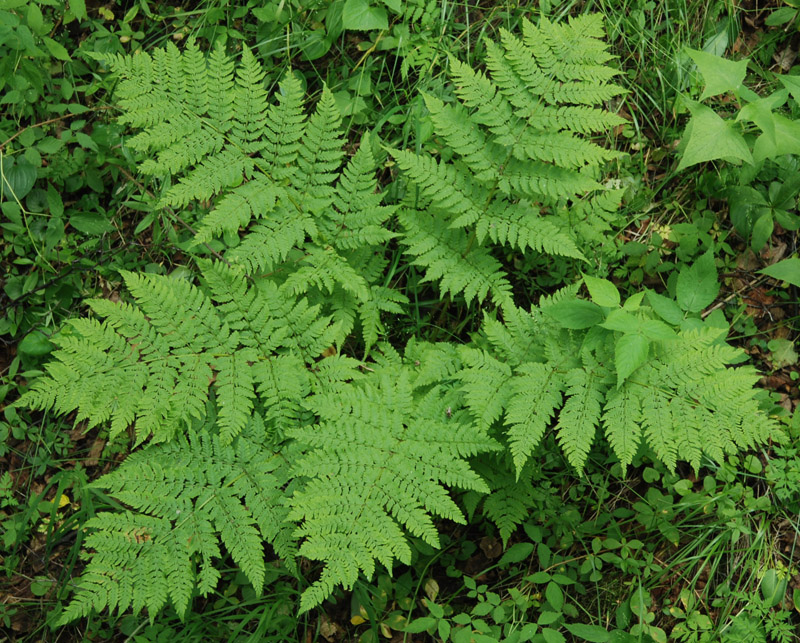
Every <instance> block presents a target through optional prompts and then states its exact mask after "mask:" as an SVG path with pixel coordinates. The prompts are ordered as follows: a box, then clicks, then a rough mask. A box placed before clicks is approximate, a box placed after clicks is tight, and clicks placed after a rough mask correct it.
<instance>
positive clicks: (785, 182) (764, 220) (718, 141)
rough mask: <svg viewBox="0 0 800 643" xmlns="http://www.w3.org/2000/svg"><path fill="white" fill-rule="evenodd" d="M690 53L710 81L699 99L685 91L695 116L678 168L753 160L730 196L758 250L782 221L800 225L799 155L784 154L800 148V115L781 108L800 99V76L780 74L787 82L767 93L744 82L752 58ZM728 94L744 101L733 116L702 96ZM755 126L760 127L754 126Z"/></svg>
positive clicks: (742, 230)
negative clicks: (766, 177)
mask: <svg viewBox="0 0 800 643" xmlns="http://www.w3.org/2000/svg"><path fill="white" fill-rule="evenodd" d="M688 54H689V56H690V57H691V59H692V60H693V61H694V63H695V64H696V65H697V69H698V70H699V72H700V74H701V75H702V77H703V80H704V82H705V87H704V89H703V92H702V93H701V95H700V97H699V101H695V100H693V99H691V98H689V97H688V96H686V95H684V96H682V97H681V100H682V102H683V104H684V105H685V106H686V108H687V109H688V110H689V112H690V113H691V118H690V119H689V123H688V124H687V126H686V130H685V132H684V135H683V138H682V140H681V144H680V147H679V150H680V154H681V158H680V162H679V164H678V168H677V169H678V171H681V170H683V169H686V168H688V167H691V166H693V165H696V164H698V163H703V162H707V161H713V160H719V159H722V160H726V161H732V162H734V163H741V162H744V163H747V164H749V165H750V166H752V168H753V169H752V171H747V172H746V171H743V172H741V175H740V177H739V181H738V185H735V186H732V187H730V188H729V190H728V193H727V197H728V199H729V201H730V204H731V206H730V212H731V221H732V223H733V224H734V226H735V228H736V230H737V231H738V232H739V234H740V235H742V236H743V237H744V238H746V239H748V240H749V242H750V245H751V246H752V248H753V249H754V250H756V251H758V250H760V249H761V248H762V247H763V246H764V245H765V244H766V243H767V241H768V240H769V238H770V236H771V234H772V231H773V228H774V225H775V223H776V222H777V223H779V224H780V225H781V226H782V227H783V228H784V229H786V230H796V229H798V228H799V227H800V217H798V215H797V213H796V212H795V208H796V199H797V194H798V192H800V183H798V180H797V173H796V168H794V165H795V161H794V160H793V159H788V160H787V159H785V158H782V157H785V156H786V155H797V154H800V121H797V120H793V119H792V118H789V117H787V116H785V115H784V114H782V113H781V111H780V110H781V108H782V107H783V106H784V105H786V104H787V102H789V101H790V100H791V101H794V103H795V104H800V102H799V101H800V80H798V77H797V76H792V75H788V74H785V75H778V76H777V79H778V80H779V81H780V83H781V85H782V88H781V89H779V90H777V91H775V92H773V93H772V94H770V95H769V96H765V97H761V96H759V95H758V94H756V93H755V92H753V91H752V90H750V89H748V88H747V87H746V86H745V85H744V79H745V75H746V73H747V65H748V60H747V59H743V60H739V61H735V62H734V61H731V60H726V59H724V58H722V57H720V56H715V55H713V54H711V53H708V52H706V51H696V50H689V51H688ZM726 94H732V95H733V97H734V99H735V100H736V101H738V103H740V104H742V105H741V107H739V108H738V109H737V110H736V111H735V113H732V114H731V118H728V119H725V118H723V117H722V116H720V114H719V113H718V112H717V111H715V110H714V109H712V108H711V107H709V106H708V105H704V104H703V102H702V101H704V100H706V99H710V98H714V97H717V96H720V95H726ZM750 127H754V128H755V130H756V131H757V132H759V133H758V134H757V135H756V134H755V133H754V132H751V131H750V130H749V128H750ZM784 167H785V168H786V169H785V170H783V171H781V168H784ZM775 168H778V172H777V174H778V176H777V179H778V180H772V181H771V182H769V183H768V184H767V185H764V187H763V189H761V186H760V185H758V184H756V186H755V187H754V186H751V185H750V183H751V181H752V180H753V179H755V178H756V177H757V176H759V175H760V174H765V173H766V174H768V173H770V172H773V173H774V171H775Z"/></svg>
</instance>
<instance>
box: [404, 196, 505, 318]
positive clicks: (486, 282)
mask: <svg viewBox="0 0 800 643" xmlns="http://www.w3.org/2000/svg"><path fill="white" fill-rule="evenodd" d="M399 219H400V223H401V225H403V227H405V228H406V231H407V232H406V238H405V239H403V243H404V244H405V245H407V246H408V253H409V254H412V255H414V256H416V259H415V260H414V262H413V263H414V264H416V265H419V266H424V267H425V281H433V280H441V288H442V291H443V292H445V293H448V292H449V293H451V294H453V295H456V294H463V295H464V298H465V299H466V300H467V302H470V301H471V300H472V299H477V300H478V301H483V300H484V299H486V298H487V297H488V296H489V295H490V294H491V296H492V299H494V300H495V301H496V302H498V303H500V304H503V303H506V302H509V301H510V292H511V284H510V283H509V282H508V280H507V279H506V277H505V276H504V274H503V271H502V269H501V266H500V262H498V261H497V260H496V259H494V258H493V257H492V256H491V255H490V254H489V252H488V251H487V250H486V249H485V248H482V247H480V246H476V247H474V248H472V249H471V250H470V251H469V252H468V253H467V254H466V255H465V254H464V251H465V249H466V248H467V247H468V244H467V236H466V234H465V233H464V232H463V231H462V230H451V229H448V228H447V227H446V226H445V225H444V223H442V222H441V221H440V220H437V219H433V218H432V217H430V216H427V215H425V214H423V213H415V212H412V211H411V210H407V211H405V212H402V213H401V214H400V217H399Z"/></svg>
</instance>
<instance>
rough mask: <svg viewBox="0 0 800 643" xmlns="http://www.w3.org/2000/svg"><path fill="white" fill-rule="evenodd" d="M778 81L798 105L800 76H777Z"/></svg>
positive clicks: (799, 99) (799, 100) (799, 101)
mask: <svg viewBox="0 0 800 643" xmlns="http://www.w3.org/2000/svg"><path fill="white" fill-rule="evenodd" d="M778 80H779V81H781V83H782V84H783V86H784V87H785V88H786V89H788V90H789V93H790V94H791V95H792V98H794V99H795V100H796V101H797V102H798V103H800V76H787V75H785V74H781V75H780V76H778Z"/></svg>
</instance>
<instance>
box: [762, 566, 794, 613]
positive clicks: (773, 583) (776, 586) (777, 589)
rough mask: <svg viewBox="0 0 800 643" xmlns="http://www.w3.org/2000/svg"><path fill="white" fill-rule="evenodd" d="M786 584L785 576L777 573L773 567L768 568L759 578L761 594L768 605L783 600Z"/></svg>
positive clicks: (787, 580)
mask: <svg viewBox="0 0 800 643" xmlns="http://www.w3.org/2000/svg"><path fill="white" fill-rule="evenodd" d="M788 584H789V579H788V577H787V576H785V575H782V574H779V573H778V571H777V570H775V569H768V570H767V571H765V572H764V577H763V578H762V579H761V596H763V597H764V601H765V602H766V603H767V604H768V605H769V606H770V607H774V606H775V605H777V604H778V603H780V602H781V601H782V600H783V597H784V596H785V595H786V588H787V586H788Z"/></svg>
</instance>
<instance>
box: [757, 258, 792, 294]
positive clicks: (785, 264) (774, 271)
mask: <svg viewBox="0 0 800 643" xmlns="http://www.w3.org/2000/svg"><path fill="white" fill-rule="evenodd" d="M759 272H760V273H761V274H764V275H768V276H769V277H772V278H773V279H778V280H779V281H785V282H787V283H790V284H792V285H793V286H797V287H798V288H800V258H798V257H791V258H790V259H784V260H783V261H779V262H778V263H774V264H772V265H771V266H767V267H766V268H764V269H762V270H759Z"/></svg>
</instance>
